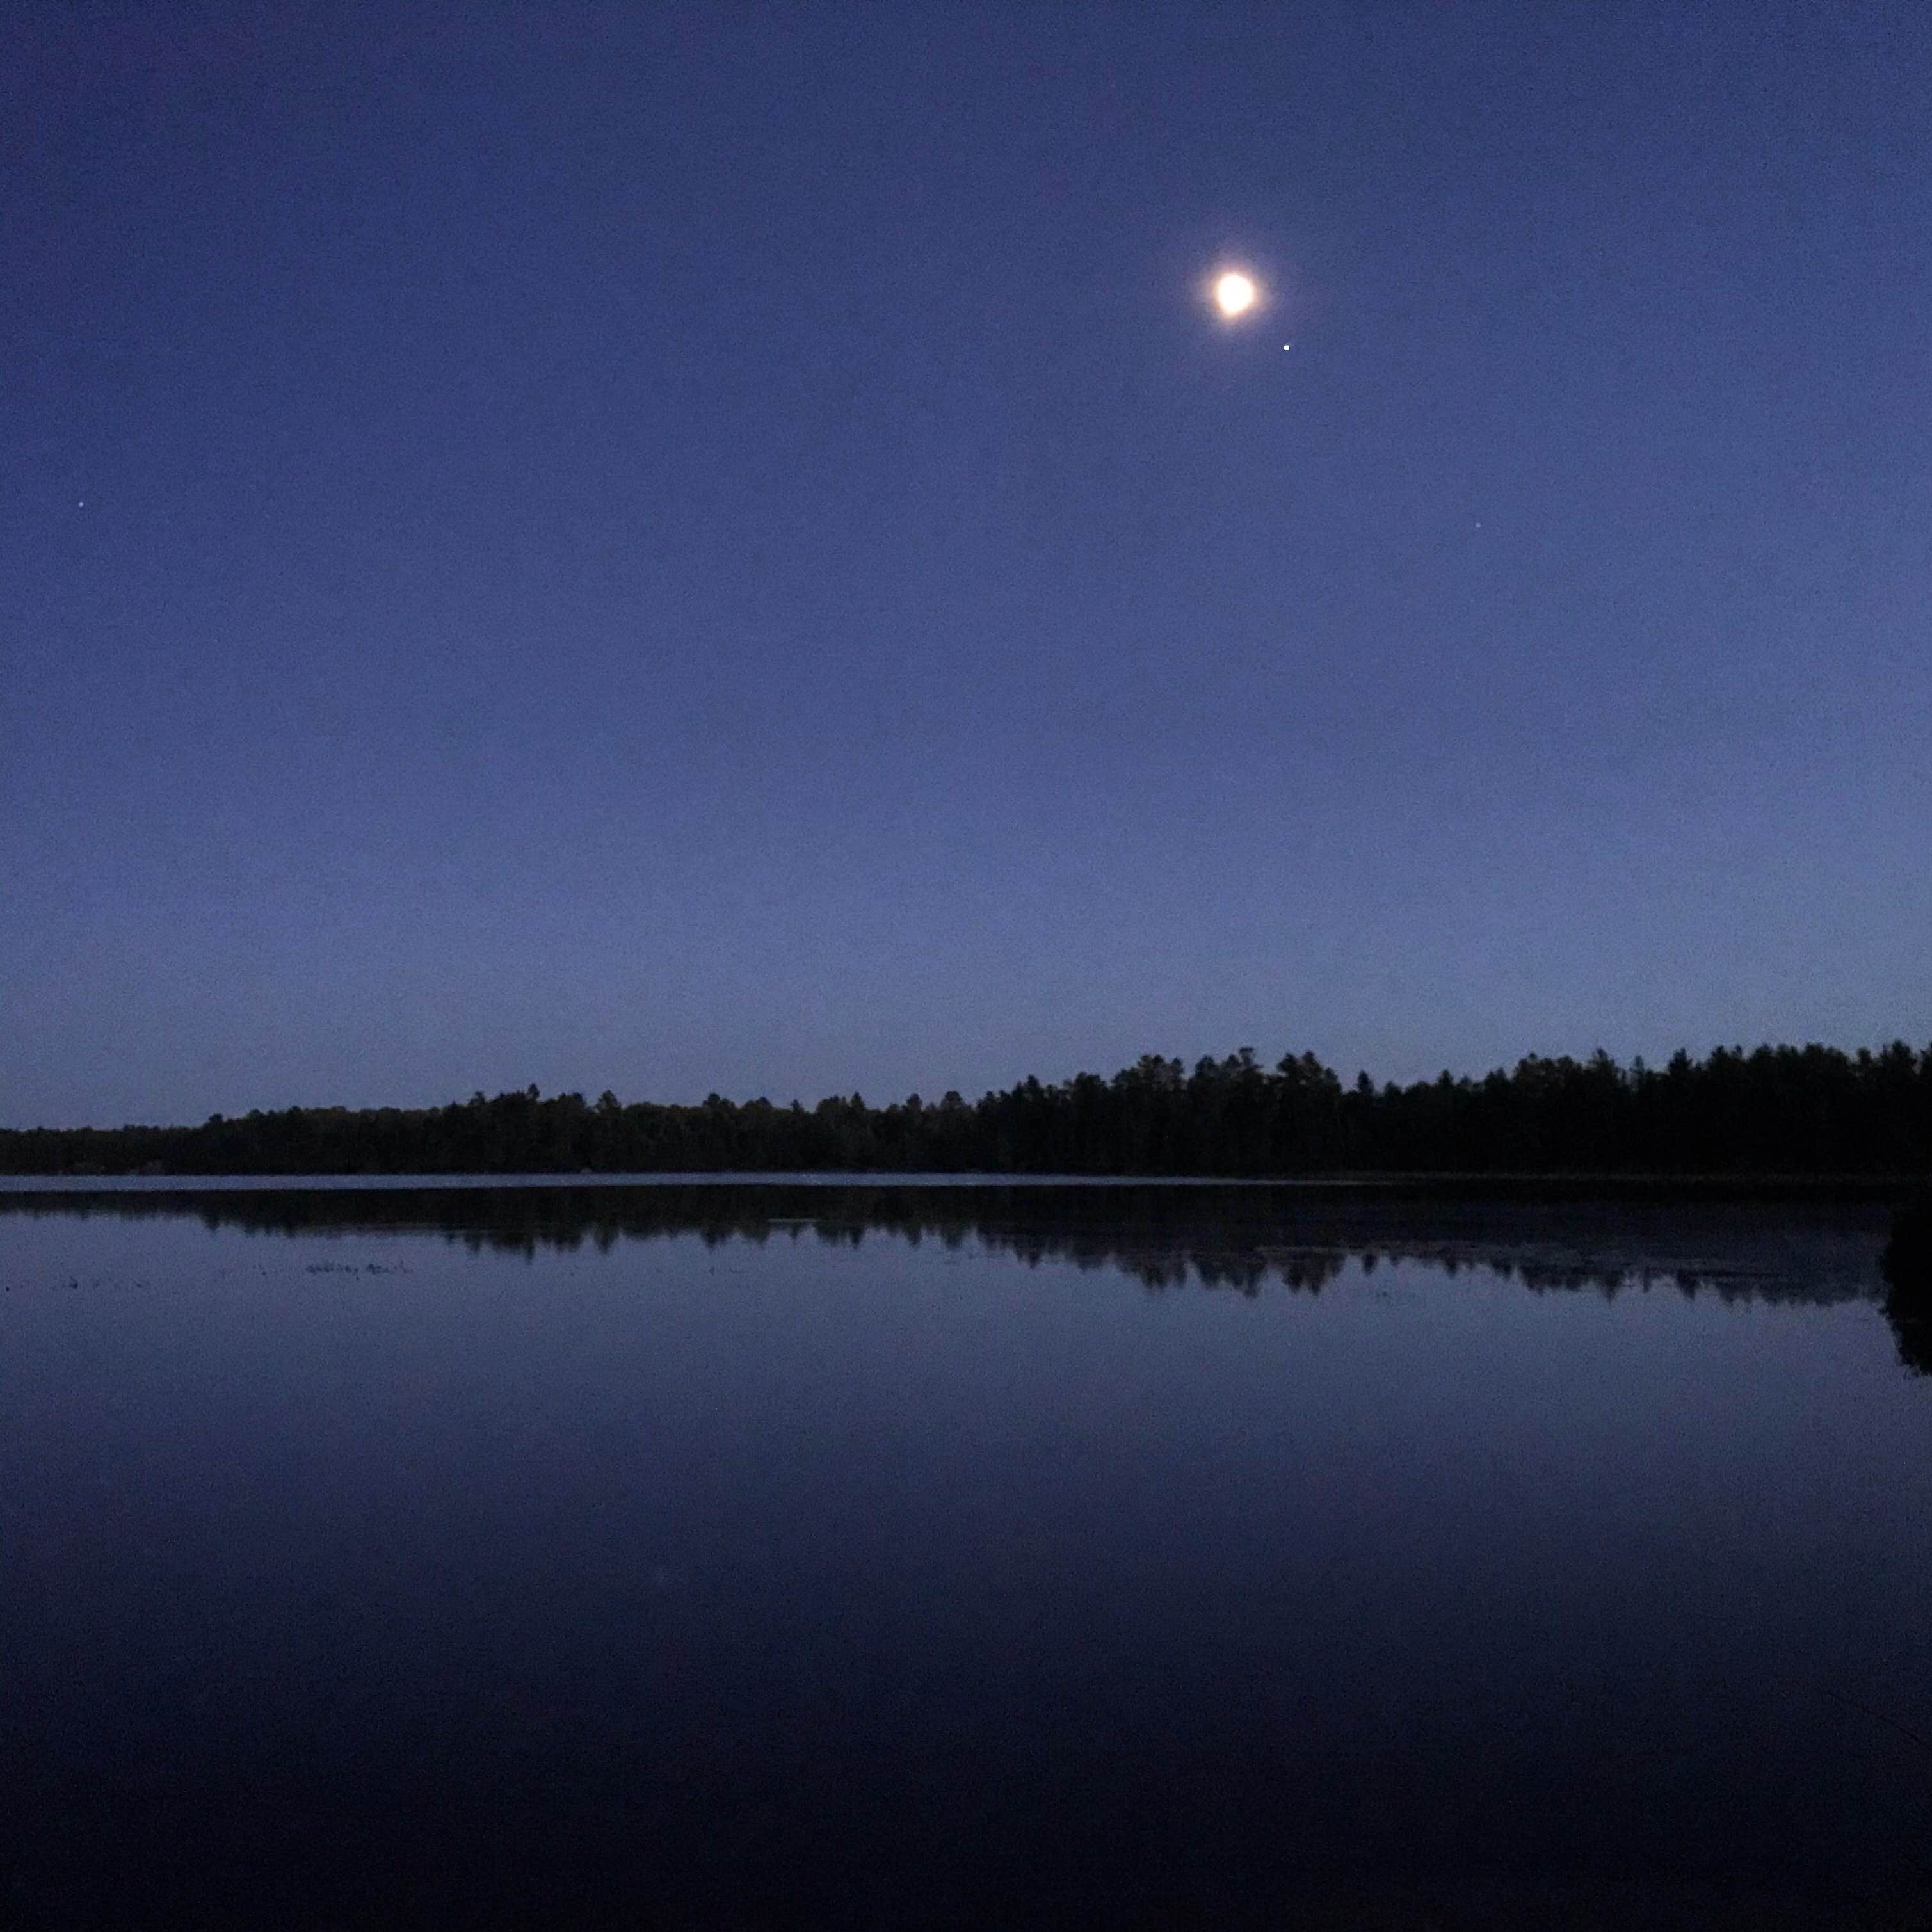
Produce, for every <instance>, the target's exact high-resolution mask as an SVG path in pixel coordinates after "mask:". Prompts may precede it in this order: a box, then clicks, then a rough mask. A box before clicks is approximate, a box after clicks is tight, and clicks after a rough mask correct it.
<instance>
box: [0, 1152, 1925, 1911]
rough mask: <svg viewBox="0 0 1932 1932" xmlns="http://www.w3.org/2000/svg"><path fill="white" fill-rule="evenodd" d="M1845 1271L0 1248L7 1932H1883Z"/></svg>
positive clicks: (1900, 1666)
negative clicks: (998, 1930)
mask: <svg viewBox="0 0 1932 1932" xmlns="http://www.w3.org/2000/svg"><path fill="white" fill-rule="evenodd" d="M1884 1230H1885V1214H1884V1212H1883V1211H1882V1208H1876V1207H1857V1206H1838V1207H1833V1206H1831V1205H1825V1204H1817V1205H1808V1206H1798V1207H1791V1206H1786V1207H1780V1206H1777V1205H1769V1204H1756V1205H1754V1204H1750V1203H1732V1204H1728V1205H1727V1204H1725V1203H1722V1202H1703V1203H1695V1204H1689V1205H1671V1204H1670V1203H1667V1202H1644V1201H1625V1202H1606V1203H1599V1204H1596V1205H1591V1204H1587V1203H1586V1204H1578V1205H1565V1204H1563V1203H1561V1202H1534V1201H1520V1202H1514V1203H1501V1202H1484V1201H1482V1200H1480V1199H1460V1200H1454V1199H1428V1198H1412V1197H1396V1196H1388V1197H1382V1196H1347V1195H1343V1194H1339V1193H1324V1192H1322V1191H1320V1190H1316V1191H1312V1192H1301V1193H1294V1192H1288V1191H1284V1190H1274V1189H1246V1190H1236V1189H1221V1188H1201V1187H1172V1188H1093V1187H1088V1188H1056V1187H989V1188H984V1189H973V1188H962V1187H946V1188H941V1187H918V1186H905V1185H893V1186H880V1187H865V1188H854V1187H836V1188H830V1187H809V1186H806V1185H804V1184H772V1185H767V1186H744V1185H738V1186H728V1187H726V1186H719V1187H694V1186H688V1185H686V1186H673V1187H652V1188H641V1187H640V1188H634V1189H633V1188H622V1189H619V1188H604V1187H596V1188H591V1187H546V1188H541V1189H529V1190H517V1189H509V1188H490V1189H480V1190H479V1189H460V1190H452V1189H442V1190H429V1189H417V1188H409V1187H388V1188H385V1189H383V1190H356V1189H344V1188H341V1187H337V1188H332V1189H327V1190H324V1189H317V1190H292V1189H288V1188H273V1189H260V1188H257V1189H254V1190H249V1191H247V1192H236V1193H223V1194H201V1195H189V1194H184V1193H178V1192H175V1191H172V1190H169V1189H167V1188H166V1187H161V1188H158V1189H155V1190H144V1191H141V1192H138V1193H121V1194H101V1193H70V1194H67V1195H65V1196H57V1197H56V1196H49V1195H48V1194H46V1193H45V1192H40V1193H31V1194H30V1193H20V1192H13V1193H0V1286H4V1289H5V1294H4V1296H0V1820H4V1821H5V1823H4V1829H0V1923H4V1924H7V1925H9V1926H14V1925H17V1926H20V1927H27V1928H36V1929H37V1928H40V1927H101V1928H110V1932H120V1928H135V1927H142V1928H155V1927H177V1926H179V1927H187V1926H195V1927H202V1926H208V1927H229V1926H233V1927H241V1926H248V1927H280V1926H289V1927H305V1928H306V1927H313V1928H316V1932H321V1928H324V1927H332V1928H341V1932H350V1928H356V1932H360V1928H365V1927H367V1928H377V1927H416V1926H435V1927H451V1928H457V1927H463V1928H468V1927H511V1926H517V1927H523V1926H532V1927H535V1926H557V1927H620V1926H621V1927H655V1926H664V1927H685V1926H691V1927H700V1926H702V1927H710V1926H733V1927H762V1926H779V1925H784V1926H793V1925H825V1926H853V1927H900V1926H904V1927H914V1926H916V1927H924V1926H935V1925H940V1926H959V1927H968V1926H975V1927H977V1926H1006V1925H1014V1926H1021V1925H1024V1926H1033V1925H1040V1926H1060V1925H1068V1926H1073V1925H1095V1926H1123V1927H1127V1926H1143V1925H1145V1926H1157V1925H1162V1926H1164V1925H1190V1926H1192V1925H1199V1926H1204V1927H1205V1926H1217V1927H1218V1926H1226V1927H1245V1926H1248V1925H1251V1924H1252V1925H1256V1926H1260V1925H1277V1924H1286V1925H1293V1924H1304V1923H1306V1924H1322V1925H1328V1924H1333V1925H1358V1926H1364V1927H1373V1926H1381V1925H1388V1926H1403V1927H1409V1926H1413V1927H1421V1926H1425V1925H1430V1926H1435V1927H1480V1926H1487V1925H1500V1924H1546V1925H1580V1926H1581V1925H1591V1926H1596V1925H1602V1926H1605V1927H1610V1926H1617V1927H1637V1926H1670V1927H1680V1926H1682V1927H1692V1926H1706V1925H1712V1926H1716V1925H1725V1926H1729V1925H1736V1926H1771V1925H1791V1926H1810V1925H1839V1924H1842V1925H1845V1926H1847V1927H1851V1926H1870V1927H1907V1926H1918V1925H1923V1924H1927V1923H1928V1922H1932V1918H1929V1917H1928V1913H1932V1742H1927V1740H1932V1379H1927V1378H1925V1377H1924V1376H1918V1375H1915V1374H1913V1373H1912V1372H1911V1371H1910V1370H1909V1367H1907V1366H1906V1364H1903V1362H1902V1361H1901V1360H1900V1354H1899V1349H1898V1346H1897V1341H1896V1339H1895V1337H1894V1334H1893V1333H1892V1331H1891V1329H1890V1328H1888V1326H1887V1325H1886V1322H1885V1317H1884V1315H1883V1313H1882V1310H1881V1308H1880V1307H1879V1302H1878V1300H1877V1298H1878V1296H1879V1293H1880V1283H1879V1277H1878V1274H1877V1266H1876V1263H1877V1257H1878V1253H1879V1247H1880V1246H1881V1244H1882V1240H1883V1236H1884ZM1907 1733H1916V1734H1917V1735H1916V1736H1908V1735H1907Z"/></svg>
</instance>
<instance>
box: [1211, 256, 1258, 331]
mask: <svg viewBox="0 0 1932 1932" xmlns="http://www.w3.org/2000/svg"><path fill="white" fill-rule="evenodd" d="M1259 293H1261V291H1260V290H1259V289H1257V288H1256V287H1255V284H1254V281H1253V278H1252V277H1251V276H1248V275H1243V274H1242V273H1241V272H1240V271H1239V270H1238V269H1229V271H1228V272H1227V273H1226V275H1222V276H1220V277H1218V278H1217V279H1216V281H1215V284H1214V305H1215V307H1216V308H1218V309H1220V311H1221V313H1222V314H1223V315H1225V316H1226V317H1228V318H1229V320H1230V321H1232V320H1233V319H1234V318H1235V317H1236V316H1238V315H1246V314H1247V312H1248V311H1249V310H1250V309H1251V308H1253V307H1254V305H1255V298H1256V296H1257V295H1259Z"/></svg>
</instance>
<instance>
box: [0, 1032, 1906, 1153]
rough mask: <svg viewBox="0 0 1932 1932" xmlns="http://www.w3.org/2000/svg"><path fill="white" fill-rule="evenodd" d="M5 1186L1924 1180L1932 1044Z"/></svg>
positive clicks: (630, 1122) (428, 1113)
mask: <svg viewBox="0 0 1932 1932" xmlns="http://www.w3.org/2000/svg"><path fill="white" fill-rule="evenodd" d="M0 1172H7V1173H11V1174H44V1175H54V1174H134V1173H142V1172H148V1173H164V1174H181V1175H209V1174H236V1175H251V1174H557V1173H564V1174H568V1173H577V1172H588V1173H638V1174H643V1173H682V1174H692V1173H722V1172H738V1173H807V1172H874V1173H931V1174H960V1173H984V1174H1069V1175H1226V1176H1268V1175H1337V1174H1402V1173H1409V1174H1493V1175H1509V1174H1538V1173H1541V1174H1559V1173H1560V1174H1593V1175H1613V1174H1630V1175H1638V1174H1644V1175H1926V1174H1927V1173H1932V1046H1927V1048H1926V1049H1924V1051H1923V1052H1914V1050H1913V1049H1912V1048H1911V1047H1910V1046H1907V1045H1906V1043H1904V1042H1903V1041H1902V1040H1900V1041H1897V1042H1894V1043H1893V1044H1892V1045H1891V1046H1888V1047H1885V1048H1883V1049H1881V1050H1879V1052H1869V1051H1866V1050H1862V1049H1861V1051H1859V1052H1857V1053H1855V1054H1847V1053H1844V1052H1841V1051H1839V1050H1838V1049H1835V1048H1832V1047H1823V1046H1803V1047H1793V1046H1761V1047H1759V1048H1757V1049H1755V1050H1754V1051H1753V1052H1744V1051H1743V1050H1742V1049H1734V1048H1720V1049H1718V1050H1717V1051H1716V1052H1713V1053H1712V1054H1711V1055H1709V1058H1706V1059H1703V1060H1697V1059H1694V1058H1691V1056H1690V1055H1688V1054H1686V1053H1679V1054H1677V1055H1675V1056H1674V1057H1673V1058H1672V1059H1671V1061H1670V1063H1669V1064H1667V1065H1666V1066H1664V1067H1646V1065H1645V1064H1643V1061H1636V1062H1634V1063H1633V1064H1631V1065H1630V1066H1628V1067H1625V1066H1622V1065H1619V1064H1618V1063H1617V1062H1616V1061H1613V1060H1612V1059H1611V1058H1610V1056H1609V1055H1607V1054H1605V1053H1602V1052H1598V1053H1597V1054H1596V1055H1593V1056H1592V1058H1590V1059H1589V1060H1587V1061H1577V1060H1572V1059H1569V1058H1559V1059H1542V1058H1538V1057H1535V1056H1534V1055H1532V1057H1531V1058H1529V1059H1526V1060H1523V1061H1520V1062H1519V1063H1518V1064H1517V1066H1516V1067H1515V1068H1514V1070H1512V1071H1508V1072H1505V1071H1503V1070H1501V1069H1499V1070H1497V1071H1496V1072H1494V1073H1490V1074H1488V1075H1487V1076H1484V1078H1483V1079H1468V1078H1463V1079H1457V1077H1455V1076H1454V1075H1451V1074H1449V1073H1444V1074H1443V1075H1442V1076H1441V1077H1440V1078H1439V1079H1436V1080H1433V1081H1423V1082H1418V1083H1416V1084H1415V1085H1412V1086H1407V1087H1403V1086H1399V1085H1395V1084H1394V1083H1390V1084H1388V1085H1383V1086H1377V1085H1376V1083H1375V1082H1373V1081H1372V1080H1371V1079H1370V1078H1369V1076H1367V1074H1366V1073H1363V1074H1361V1075H1358V1076H1357V1078H1356V1079H1355V1082H1354V1084H1353V1085H1347V1084H1345V1083H1344V1082H1343V1080H1342V1079H1340V1076H1338V1075H1337V1074H1336V1073H1334V1071H1333V1070H1331V1069H1330V1068H1328V1067H1325V1066H1323V1065H1322V1064H1321V1063H1320V1062H1319V1061H1317V1060H1316V1058H1314V1056H1313V1055H1312V1054H1302V1055H1299V1056H1297V1055H1288V1056H1287V1057H1286V1058H1283V1060H1281V1061H1279V1062H1278V1063H1277V1064H1276V1065H1274V1067H1266V1066H1264V1065H1263V1064H1262V1063H1261V1062H1260V1061H1259V1060H1257V1058H1256V1055H1255V1054H1254V1052H1253V1049H1250V1048H1243V1049H1241V1051H1240V1052H1238V1053H1235V1054H1231V1055H1229V1056H1228V1057H1227V1058H1225V1059H1222V1060H1215V1059H1213V1058H1207V1059H1203V1060H1202V1061H1199V1062H1198V1063H1197V1064H1196V1066H1195V1067H1194V1069H1193V1071H1192V1072H1191V1073H1190V1071H1189V1070H1187V1068H1186V1067H1184V1065H1183V1064H1182V1063H1181V1061H1178V1060H1167V1059H1163V1058H1160V1057H1159V1056H1158V1055H1148V1056H1145V1057H1144V1058H1142V1059H1140V1060H1139V1061H1136V1063H1135V1064H1134V1065H1133V1066H1132V1067H1125V1068H1123V1069H1122V1070H1121V1071H1120V1072H1119V1073H1116V1074H1115V1075H1114V1076H1113V1077H1112V1079H1105V1078H1103V1076H1100V1075H1099V1074H1095V1073H1082V1074H1078V1075H1076V1076H1074V1078H1073V1079H1070V1080H1065V1081H1061V1082H1058V1083H1057V1084H1052V1085H1049V1084H1046V1083H1044V1082H1041V1081H1040V1080H1037V1079H1026V1080H1023V1081H1022V1082H1019V1085H1016V1086H1013V1087H1010V1088H1005V1089H1004V1090H1002V1091H998V1092H995V1093H990V1094H986V1095H985V1096H984V1097H983V1098H981V1099H980V1100H977V1101H967V1100H962V1098H961V1097H959V1094H952V1093H949V1094H947V1095H946V1096H945V1097H944V1098H943V1099H941V1100H938V1101H926V1100H921V1099H920V1097H919V1096H918V1095H917V1094H913V1096H912V1097H910V1099H908V1100H903V1101H895V1102H893V1103H891V1104H890V1105H889V1106H883V1107H874V1106H868V1105H867V1104H866V1103H865V1100H863V1099H862V1097H860V1096H859V1095H858V1094H852V1095H850V1096H849V1097H844V1096H834V1097H831V1098H829V1099H827V1100H820V1102H819V1103H818V1104H817V1106H815V1107H811V1108H807V1107H805V1106H802V1105H801V1104H800V1103H798V1102H796V1101H793V1103H791V1104H790V1106H776V1105H774V1104H773V1103H772V1102H771V1101H769V1100H751V1101H746V1102H743V1103H736V1102H733V1101H730V1100H724V1099H722V1098H721V1097H719V1096H718V1095H717V1094H712V1095H711V1096H710V1097H709V1098H708V1099H706V1100H705V1101H704V1102H703V1103H702V1105H700V1106H661V1105H658V1104H656V1103H650V1102H634V1103H631V1104H629V1105H626V1104H625V1103H623V1102H622V1101H620V1100H618V1098H617V1097H616V1095H615V1094H610V1093H605V1094H602V1095H601V1096H600V1097H598V1099H597V1100H595V1101H586V1100H584V1098H583V1096H582V1095H581V1094H556V1095H553V1096H552V1097H550V1098H548V1099H545V1098H544V1097H542V1096H541V1094H539V1093H538V1091H537V1089H536V1088H534V1087H531V1088H526V1089H525V1090H524V1091H521V1092H515V1093H507V1094H497V1095H496V1097H494V1098H493V1099H490V1098H486V1097H484V1095H483V1094H475V1095H474V1096H472V1097H471V1098H470V1099H469V1100H467V1101H465V1102H461V1103H452V1104H451V1105H450V1106H446V1107H441V1108H425V1109H413V1110H412V1109H398V1108H392V1107H383V1108H373V1109H361V1110H357V1109H349V1108H344V1107H290V1108H288V1109H284V1110H281V1111H279V1112H271V1113H263V1112H254V1113H251V1114H248V1115H246V1116H245V1117H242V1118H236V1119H227V1118H223V1116H222V1115H219V1114H217V1115H214V1116H213V1117H212V1118H211V1119H209V1120H208V1121H206V1122H205V1123H204V1124H202V1125H201V1126H199V1127H114V1128H92V1127H83V1128H72V1129H52V1128H29V1129H26V1130H0Z"/></svg>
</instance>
